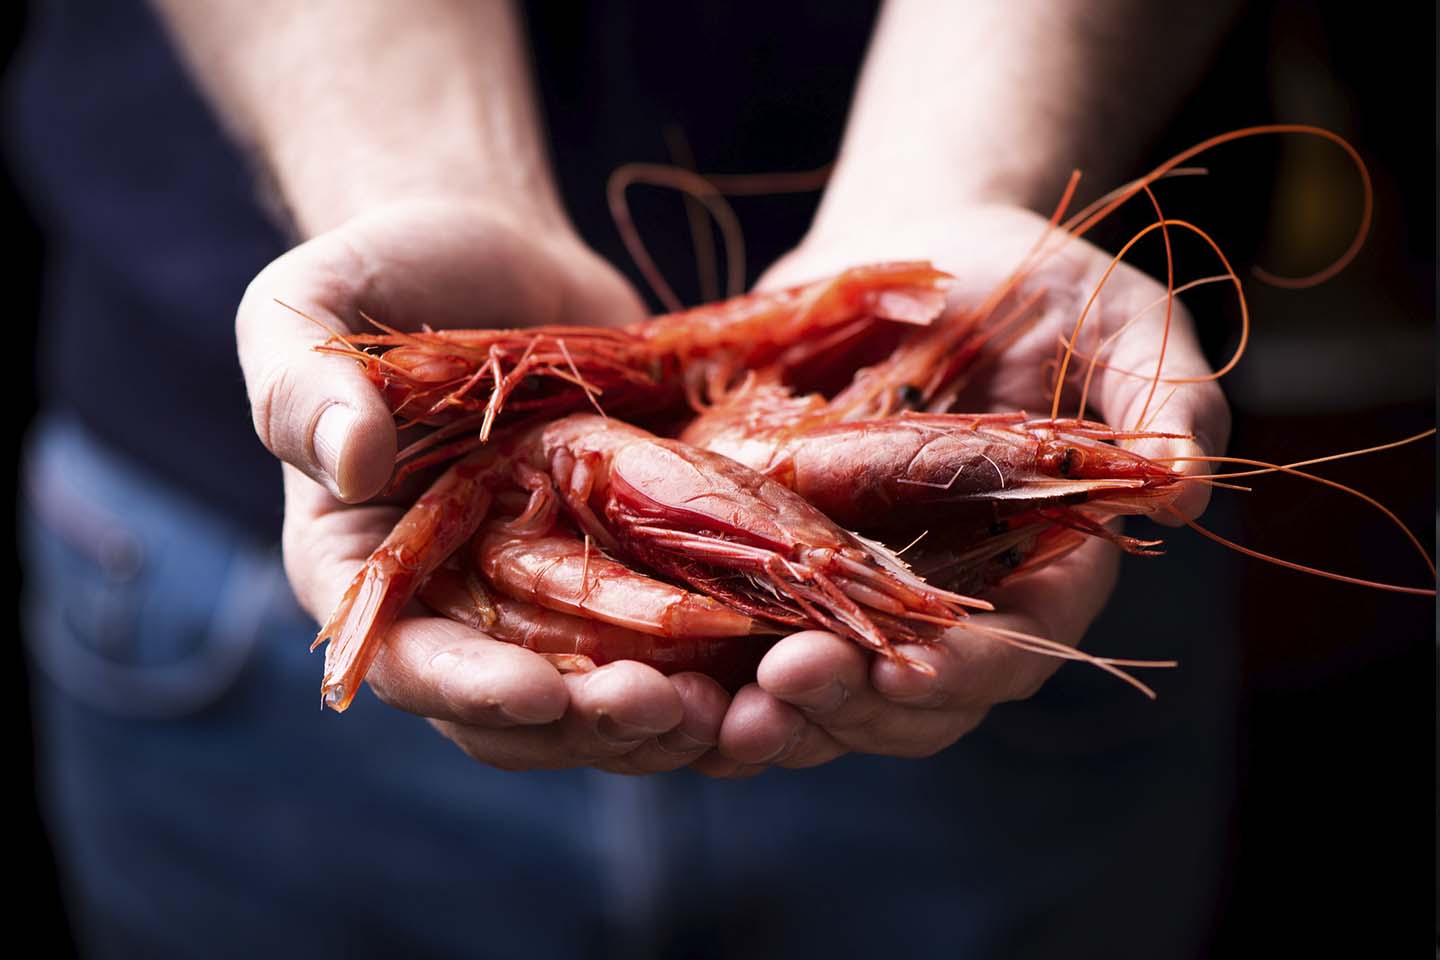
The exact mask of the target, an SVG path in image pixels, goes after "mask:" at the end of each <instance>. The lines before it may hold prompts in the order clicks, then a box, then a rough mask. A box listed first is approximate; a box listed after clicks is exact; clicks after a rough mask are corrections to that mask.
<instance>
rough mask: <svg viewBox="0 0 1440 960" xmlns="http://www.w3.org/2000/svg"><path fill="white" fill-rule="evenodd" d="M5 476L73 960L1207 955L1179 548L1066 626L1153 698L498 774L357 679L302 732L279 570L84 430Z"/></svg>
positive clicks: (1212, 872) (1192, 665) (1204, 817)
mask: <svg viewBox="0 0 1440 960" xmlns="http://www.w3.org/2000/svg"><path fill="white" fill-rule="evenodd" d="M26 471H27V476H26V489H27V491H28V492H27V494H26V498H25V503H24V505H23V508H22V516H23V521H24V530H25V551H26V563H27V567H26V582H27V590H28V596H27V600H26V616H27V623H28V631H27V632H28V636H27V641H28V644H29V649H30V662H31V665H32V671H31V673H32V681H33V697H34V704H35V730H36V738H37V744H36V747H37V757H38V762H39V778H40V779H39V786H40V792H41V801H42V807H43V809H44V812H45V818H46V822H47V825H48V827H49V829H50V831H51V834H52V839H53V841H54V844H55V847H56V850H57V858H58V860H59V866H60V870H61V875H62V878H63V882H64V884H65V887H66V891H67V897H68V900H69V909H70V912H71V916H72V918H73V919H74V921H75V924H76V926H77V931H76V933H77V937H78V938H79V940H80V943H81V945H82V948H83V949H84V950H85V951H86V952H87V953H89V954H92V955H95V956H102V957H110V956H115V957H119V956H152V957H153V956H181V957H188V956H198V955H207V956H218V957H227V956H236V957H253V956H256V955H258V954H262V953H271V954H278V955H281V956H306V957H312V958H313V957H329V956H347V957H364V956H404V957H429V956H435V957H460V956H465V957H474V956H484V957H526V958H547V957H590V956H594V957H601V956H623V957H637V956H677V957H680V956H683V957H728V956H740V957H764V956H786V957H796V956H808V955H810V954H812V953H815V954H819V953H821V952H822V951H823V952H825V953H826V954H827V955H844V956H870V955H878V954H881V953H887V954H888V953H896V952H899V953H902V954H908V953H921V952H922V951H923V952H930V951H935V952H937V953H939V954H941V955H945V956H957V957H1030V956H1034V957H1051V956H1058V955H1062V954H1063V955H1064V956H1066V957H1067V958H1070V960H1074V958H1077V957H1089V956H1095V957H1128V956H1137V957H1141V956H1143V957H1157V956H1165V957H1183V956H1187V955H1191V954H1194V953H1197V952H1198V951H1200V950H1201V949H1203V936H1204V932H1205V930H1206V927H1207V922H1208V920H1209V916H1210V911H1211V910H1212V908H1213V903H1214V899H1213V898H1214V896H1215V893H1216V890H1217V888H1218V877H1219V873H1218V870H1219V866H1220V864H1221V860H1222V856H1223V848H1224V839H1225V834H1224V828H1225V821H1226V813H1227V808H1228V798H1229V784H1230V766H1231V753H1232V750H1231V738H1232V725H1231V720H1230V710H1231V705H1232V703H1233V684H1232V682H1231V674H1232V670H1231V666H1230V654H1229V653H1228V648H1227V647H1226V646H1225V644H1224V642H1223V640H1224V638H1225V637H1226V630H1225V623H1226V616H1227V613H1228V611H1227V610H1226V607H1225V603H1224V597H1225V596H1226V595H1227V591H1226V590H1225V589H1224V583H1223V581H1222V582H1219V583H1210V584H1209V585H1208V586H1207V593H1209V594H1210V599H1209V601H1208V602H1207V604H1205V605H1199V606H1198V607H1196V605H1195V601H1194V599H1193V596H1191V594H1189V593H1185V592H1184V588H1183V586H1182V587H1181V588H1179V589H1181V591H1182V592H1181V594H1180V595H1179V596H1178V598H1177V595H1176V593H1175V591H1176V589H1177V588H1176V587H1175V586H1174V584H1175V583H1177V582H1178V583H1180V584H1182V585H1183V584H1185V583H1193V582H1195V581H1199V582H1202V583H1205V582H1206V580H1205V578H1206V577H1207V576H1211V574H1212V573H1213V572H1211V573H1207V571H1206V569H1205V567H1204V563H1205V561H1204V560H1203V557H1202V554H1200V553H1197V554H1196V555H1195V556H1189V555H1187V554H1185V553H1184V552H1183V551H1177V552H1180V554H1181V555H1180V556H1179V557H1178V558H1177V557H1176V556H1171V557H1169V558H1167V559H1166V560H1165V561H1148V562H1141V563H1136V564H1129V565H1128V566H1127V572H1126V581H1127V585H1126V587H1125V588H1124V589H1122V592H1121V595H1120V597H1118V598H1117V601H1116V603H1114V604H1112V608H1111V610H1110V611H1108V612H1107V614H1106V616H1105V618H1104V619H1103V620H1102V622H1101V623H1100V624H1099V625H1097V628H1096V630H1095V631H1093V632H1092V635H1091V646H1093V647H1094V648H1096V649H1104V650H1105V651H1106V652H1114V653H1115V654H1117V655H1142V654H1143V655H1147V656H1150V655H1153V656H1170V655H1177V656H1178V657H1179V658H1180V659H1181V660H1182V668H1181V669H1180V670H1178V671H1173V672H1170V673H1169V674H1167V675H1164V676H1161V677H1158V678H1154V679H1155V683H1156V686H1157V688H1158V689H1159V691H1160V694H1161V699H1160V700H1159V701H1158V702H1157V703H1150V702H1149V701H1146V700H1144V699H1143V698H1141V697H1140V696H1138V695H1137V694H1135V693H1134V691H1132V690H1131V689H1130V688H1128V687H1125V686H1123V685H1121V684H1118V683H1116V682H1114V681H1113V680H1111V679H1110V678H1107V677H1105V676H1103V675H1101V674H1099V673H1098V672H1092V671H1087V670H1085V669H1084V668H1081V667H1079V666H1075V665H1071V666H1067V667H1066V668H1064V669H1063V670H1061V671H1060V673H1059V674H1058V675H1057V676H1056V678H1055V679H1054V680H1052V681H1051V682H1050V683H1049V684H1047V686H1046V687H1045V689H1044V690H1042V691H1041V693H1040V694H1039V695H1038V696H1037V697H1035V698H1033V699H1032V700H1031V701H1028V702H1026V703H1022V704H1011V705H1005V706H1002V707H999V708H997V709H995V710H994V711H993V712H992V714H991V716H990V718H989V719H988V720H987V721H986V723H985V724H984V725H983V726H982V727H981V728H980V730H978V731H977V732H975V733H974V734H972V735H970V736H969V737H966V738H965V739H964V740H962V741H961V742H960V743H959V744H957V745H956V746H954V747H952V748H951V749H949V750H946V751H944V752H943V753H941V754H939V755H938V756H936V757H933V758H931V759H929V760H923V761H902V760H890V759H884V758H877V757H848V758H845V759H842V760H840V761H837V762H835V763H832V764H829V765H827V766H825V767H822V768H818V769H815V770H810V771H797V772H791V771H783V770H775V771H770V772H767V773H766V774H764V775H762V776H760V777H758V778H756V779H754V780H751V781H746V782H739V783H730V782H718V781H710V780H707V779H705V778H702V777H699V776H696V775H693V774H690V773H688V772H679V773H675V774H670V775H663V776H654V777H647V778H627V777H620V776H613V775H609V774H602V773H597V772H594V771H584V770H580V771H567V772H542V773H526V774H515V773H503V772H500V771H496V770H492V769H489V768H487V767H484V766H481V765H479V764H477V763H474V762H472V761H470V760H469V759H468V758H466V757H465V756H464V755H463V754H461V753H460V751H459V750H457V749H455V748H454V747H453V746H451V745H450V744H449V743H448V742H447V741H445V740H444V739H442V738H441V737H440V736H439V735H437V734H436V733H435V732H434V731H432V730H431V729H430V728H429V726H428V725H427V724H426V723H425V722H424V721H423V720H421V719H419V718H416V717H412V716H408V715H406V714H402V713H399V712H396V711H394V710H391V709H389V708H387V707H385V706H384V705H382V704H380V703H379V702H377V701H376V700H375V699H374V698H373V696H370V695H369V693H368V691H367V692H365V693H363V694H362V695H361V697H360V698H359V699H357V702H356V704H355V706H354V708H353V709H351V710H350V711H349V712H348V713H346V714H345V715H344V716H343V717H339V716H336V715H334V714H331V713H328V712H322V711H321V710H320V709H319V707H318V700H317V693H316V691H317V689H318V682H319V675H320V668H321V663H320V655H319V654H313V655H312V654H310V653H308V652H307V648H308V646H309V642H310V640H311V638H312V637H313V635H314V625H313V623H312V622H311V621H310V620H309V619H308V618H307V617H306V616H305V615H304V614H303V613H302V612H301V611H300V609H299V608H298V607H297V605H296V603H295V601H294V599H293V597H292V596H291V594H290V592H289V588H288V586H287V585H286V582H285V580H284V576H283V573H282V570H281V566H280V559H279V556H278V550H277V549H275V548H274V547H271V546H267V545H264V544H260V543H256V542H254V541H253V540H251V539H248V537H247V534H246V532H245V531H243V530H240V529H237V528H235V527H234V526H233V525H232V524H230V523H229V522H227V520H226V519H225V518H224V517H222V516H217V515H215V514H214V513H212V512H211V511H209V510H208V509H207V508H206V507H204V506H203V505H201V504H198V503H195V502H191V501H190V500H188V499H187V498H186V495H185V493H184V492H183V491H180V490H175V489H170V488H167V487H165V486H164V485H162V484H161V483H160V482H159V481H157V480H156V479H155V478H154V477H152V476H150V475H148V474H147V473H146V472H145V471H144V470H143V469H142V468H140V467H138V466H136V465H134V464H132V463H129V462H127V461H126V460H125V459H124V458H122V457H120V456H118V455H117V454H115V453H113V452H111V451H110V450H108V449H107V448H106V447H105V446H104V445H103V443H102V442H101V441H99V440H97V439H96V438H94V437H93V436H91V435H89V434H87V433H86V432H85V431H84V429H83V428H81V427H79V426H77V425H76V424H74V423H73V422H69V421H65V420H59V419H50V420H47V421H45V422H43V423H42V424H41V426H40V427H39V428H38V429H37V431H36V432H35V434H34V435H33V436H32V438H31V444H30V447H29V452H28V456H27V460H26ZM1197 557H1202V559H1196V558H1197ZM1162 564H1169V566H1168V567H1162V566H1161V565H1162ZM1214 575H1215V576H1220V575H1223V574H1214ZM1193 592H1195V591H1193V590H1192V591H1191V593H1193ZM1186 597H1190V599H1189V603H1190V604H1191V605H1192V607H1194V608H1192V609H1188V610H1183V613H1182V612H1181V611H1180V608H1179V605H1180V604H1182V603H1184V602H1185V598H1186Z"/></svg>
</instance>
